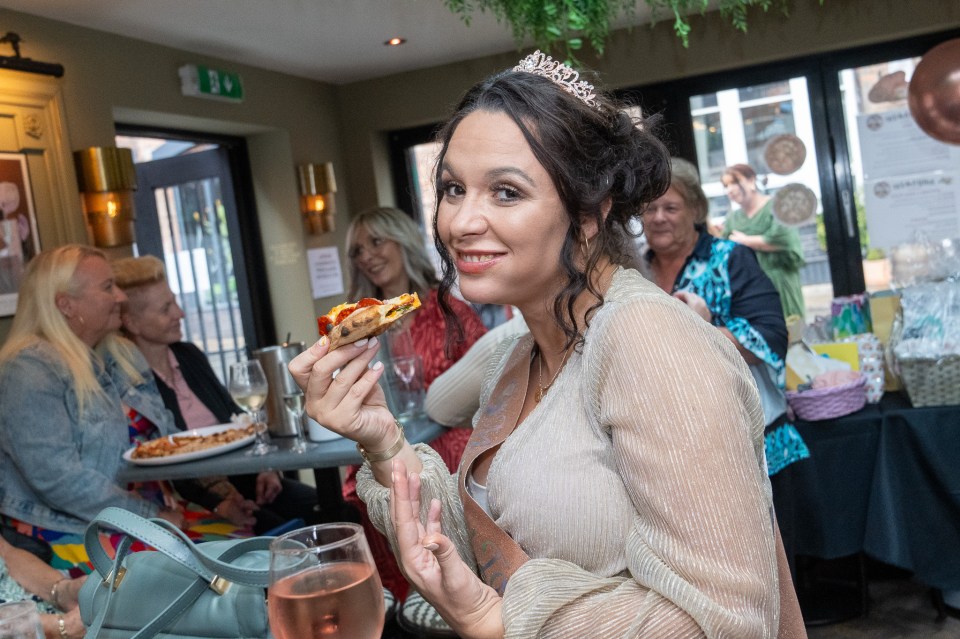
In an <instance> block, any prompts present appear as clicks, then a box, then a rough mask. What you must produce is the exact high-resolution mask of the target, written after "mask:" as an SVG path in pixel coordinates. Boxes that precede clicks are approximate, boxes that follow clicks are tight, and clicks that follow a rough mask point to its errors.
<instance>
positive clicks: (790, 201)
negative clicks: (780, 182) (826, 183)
mask: <svg viewBox="0 0 960 639" xmlns="http://www.w3.org/2000/svg"><path fill="white" fill-rule="evenodd" d="M816 213H817V194H816V193H814V192H813V191H811V190H810V189H809V188H807V187H805V186H804V185H802V184H796V183H794V184H788V185H786V186H785V187H783V188H782V189H780V190H779V191H777V193H776V194H775V195H774V196H773V215H774V217H776V218H777V219H778V220H780V222H782V223H783V224H786V225H787V226H799V225H800V224H803V223H804V222H807V221H809V220H811V219H812V218H813V216H814V215H816Z"/></svg>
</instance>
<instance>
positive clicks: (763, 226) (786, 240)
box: [721, 164, 805, 317]
mask: <svg viewBox="0 0 960 639" xmlns="http://www.w3.org/2000/svg"><path fill="white" fill-rule="evenodd" d="M721 179H722V181H723V186H724V187H725V188H726V190H727V197H729V198H730V200H731V201H732V202H733V203H734V204H738V205H740V208H739V209H737V210H736V211H733V212H732V213H731V214H730V215H729V216H727V220H726V222H724V225H723V233H722V235H723V237H724V238H727V239H730V240H732V241H734V242H736V243H737V244H743V245H744V246H747V247H749V248H752V249H753V250H754V251H755V252H756V254H757V261H758V262H760V268H762V269H763V272H764V273H766V274H767V277H769V278H770V281H771V282H773V286H774V287H775V288H776V289H777V292H778V293H779V294H780V303H781V304H782V305H783V316H784V317H790V316H791V315H797V316H799V317H804V310H805V309H804V304H803V289H802V287H801V285H800V268H801V267H803V265H804V259H803V248H802V247H801V246H800V235H799V234H798V233H797V230H796V229H795V228H791V227H789V226H784V225H783V224H781V223H780V222H778V221H777V219H776V218H775V217H774V216H773V200H772V199H771V198H770V197H769V196H767V195H764V194H763V193H760V191H759V190H758V189H757V174H756V172H755V171H754V170H753V169H752V168H751V167H750V166H749V165H746V164H734V165H733V166H731V167H728V168H727V170H726V171H724V173H723V177H722V178H721Z"/></svg>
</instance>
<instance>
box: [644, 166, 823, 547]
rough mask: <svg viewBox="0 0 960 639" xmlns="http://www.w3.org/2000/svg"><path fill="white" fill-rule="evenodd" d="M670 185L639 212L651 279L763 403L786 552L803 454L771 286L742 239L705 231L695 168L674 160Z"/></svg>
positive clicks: (704, 202)
mask: <svg viewBox="0 0 960 639" xmlns="http://www.w3.org/2000/svg"><path fill="white" fill-rule="evenodd" d="M672 168H673V170H672V172H671V180H670V188H669V189H668V190H667V192H666V193H665V194H664V195H663V196H662V197H661V198H660V199H658V200H657V201H655V202H653V203H652V204H650V205H649V206H648V207H647V209H646V211H645V212H644V214H643V230H644V234H645V235H646V237H647V242H648V243H649V246H650V250H649V251H647V254H646V255H645V261H646V263H647V265H648V266H649V269H650V271H651V274H652V277H653V279H654V281H655V282H656V283H657V285H658V286H659V287H660V288H661V289H663V290H664V291H666V292H668V293H670V294H672V295H673V296H674V297H677V298H679V299H681V300H683V301H684V302H685V303H686V304H687V305H688V306H690V308H691V309H693V310H694V311H696V312H697V313H698V314H699V315H700V316H701V317H703V319H705V320H706V321H708V322H710V323H711V324H713V325H714V326H716V327H717V328H718V329H719V330H720V331H721V332H722V333H723V334H724V335H725V336H726V337H727V339H729V340H730V341H731V342H732V343H733V345H734V346H735V347H736V348H737V350H738V351H739V352H740V354H741V355H742V356H743V359H744V360H745V361H746V362H747V364H748V365H749V367H750V373H751V374H752V375H753V378H754V381H755V382H756V384H757V390H758V391H759V392H760V401H761V404H762V406H763V416H764V423H765V425H766V428H765V429H764V444H765V452H766V461H767V472H768V473H769V474H770V482H771V485H772V487H773V500H774V508H775V509H776V512H777V519H778V521H779V523H780V529H781V533H782V534H783V541H784V547H785V549H786V551H787V555H788V557H790V556H791V552H790V550H791V545H792V544H791V541H792V540H791V537H792V528H793V525H792V524H793V522H792V519H793V517H792V510H793V504H792V492H793V491H792V490H791V489H790V488H789V482H790V478H789V475H790V474H789V473H783V472H782V471H783V470H784V469H786V468H787V467H788V466H790V465H791V464H794V463H795V462H798V461H800V460H802V459H805V458H807V457H809V456H810V452H809V450H808V449H807V446H806V444H805V443H804V441H803V438H802V437H801V436H800V433H799V432H797V429H796V428H795V427H794V426H793V424H791V423H790V421H789V419H788V417H787V402H786V396H785V395H784V391H783V389H784V381H785V357H786V351H787V328H786V323H785V322H784V317H783V314H782V313H781V312H780V304H779V303H778V302H779V300H778V297H777V291H776V289H775V288H774V286H773V284H772V283H771V281H770V278H768V277H767V276H766V275H765V274H764V273H763V271H762V270H761V269H760V265H759V264H758V263H757V257H756V256H755V255H754V252H753V251H752V250H750V249H749V248H747V247H745V246H743V245H742V244H737V243H735V242H731V241H729V240H721V239H718V238H715V237H712V236H711V235H710V234H709V233H707V231H706V226H705V223H706V219H707V199H706V196H705V195H704V193H703V190H702V189H701V188H700V179H699V176H698V175H697V170H696V168H695V167H694V166H693V165H692V164H690V163H689V162H687V161H685V160H680V159H677V158H674V160H673V167H672Z"/></svg>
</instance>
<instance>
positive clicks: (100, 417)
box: [0, 245, 183, 569]
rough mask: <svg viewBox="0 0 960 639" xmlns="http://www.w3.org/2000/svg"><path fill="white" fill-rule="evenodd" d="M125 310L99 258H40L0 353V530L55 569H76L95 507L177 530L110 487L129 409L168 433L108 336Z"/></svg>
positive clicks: (126, 353) (165, 418) (136, 367)
mask: <svg viewBox="0 0 960 639" xmlns="http://www.w3.org/2000/svg"><path fill="white" fill-rule="evenodd" d="M125 299H126V298H125V296H124V294H123V292H121V291H120V290H119V289H118V288H117V287H116V286H115V285H114V281H113V271H112V269H111V267H110V265H109V263H108V262H107V260H106V257H105V256H104V254H103V253H102V252H101V251H99V250H97V249H94V248H90V247H86V246H80V245H66V246H61V247H58V248H56V249H52V250H50V251H45V252H43V253H41V254H39V255H38V256H36V257H35V258H34V259H33V260H31V262H30V265H29V268H28V269H27V273H26V275H25V277H24V281H23V284H22V285H21V287H20V294H19V299H18V304H17V314H16V316H15V317H14V320H13V325H12V327H11V329H10V334H9V336H8V338H7V341H6V343H5V344H4V345H3V347H2V348H0V521H2V523H3V525H5V526H9V527H13V528H15V529H16V530H18V531H19V532H21V533H24V534H27V535H30V536H32V537H35V538H40V539H43V540H45V541H46V542H47V543H49V544H50V545H51V546H52V547H53V549H54V558H53V560H52V561H51V564H52V565H54V566H55V567H61V568H64V569H71V568H75V567H76V566H77V565H78V564H79V563H82V562H83V561H84V560H85V553H84V552H83V547H82V543H81V544H80V545H79V547H78V548H77V547H74V543H75V541H76V540H77V539H78V535H80V534H82V533H83V531H84V529H85V527H86V525H87V522H89V521H90V520H92V519H93V518H94V517H95V516H96V514H97V513H98V512H100V510H101V509H102V508H104V507H106V506H118V507H121V508H124V509H126V510H129V511H131V512H134V513H137V514H139V515H143V516H146V517H157V516H159V517H163V518H164V519H167V520H169V521H171V522H173V523H175V524H176V525H178V526H180V525H182V524H183V516H182V514H181V513H180V512H178V511H176V510H172V509H167V508H165V507H161V506H159V505H158V504H156V503H155V502H152V501H149V500H147V499H144V498H143V497H141V496H139V495H137V494H136V493H134V492H131V491H128V490H126V489H125V488H124V487H122V486H120V485H118V484H117V481H116V478H117V473H118V471H119V470H120V467H121V465H122V464H123V460H122V457H121V455H122V454H123V452H124V450H126V449H127V448H129V446H130V443H129V442H130V438H129V434H128V417H127V415H126V414H125V411H126V410H127V409H128V408H129V407H133V408H135V409H136V410H137V412H139V413H140V414H142V415H144V416H145V417H147V418H148V419H151V420H152V421H153V422H154V423H155V424H156V425H157V427H158V428H159V429H160V430H161V432H162V433H164V434H166V433H168V432H173V425H172V419H170V417H169V414H168V413H166V411H165V409H164V408H163V404H162V402H161V401H160V398H159V394H158V393H157V390H156V388H155V386H154V381H153V378H152V376H151V375H150V373H149V367H148V366H147V364H146V362H145V361H144V359H143V357H142V355H140V354H139V352H137V351H136V350H135V348H133V347H132V345H130V344H129V342H126V341H125V340H123V339H121V338H118V337H117V336H116V335H115V332H116V330H117V329H118V328H119V327H120V306H121V304H122V303H123V302H124V301H125ZM121 406H122V407H123V408H121ZM81 555H83V556H81Z"/></svg>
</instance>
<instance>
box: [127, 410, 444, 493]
mask: <svg viewBox="0 0 960 639" xmlns="http://www.w3.org/2000/svg"><path fill="white" fill-rule="evenodd" d="M403 429H404V433H405V434H406V438H407V441H409V442H410V443H411V444H416V443H421V442H430V441H432V440H433V439H435V438H436V437H437V436H439V435H440V434H441V433H442V432H443V431H444V427H443V426H441V425H440V424H437V423H436V422H433V421H430V420H429V419H427V418H422V419H414V420H412V421H410V422H409V423H407V424H404V427H403ZM271 443H272V444H275V445H276V446H277V450H274V451H271V452H269V453H267V454H266V455H262V456H259V457H254V456H251V455H247V454H246V453H247V451H248V450H250V448H249V447H244V448H240V449H237V450H233V451H230V452H226V453H223V454H222V455H214V456H212V457H206V458H204V459H197V460H195V461H188V462H180V463H173V464H164V465H160V466H138V465H136V464H131V463H127V464H125V465H124V467H123V468H121V469H120V473H119V475H118V476H117V480H118V481H119V482H121V483H123V482H139V481H152V480H158V479H191V478H194V477H210V476H212V475H241V474H248V473H257V472H260V471H262V470H266V469H271V470H281V471H283V470H300V469H302V468H333V467H336V466H347V465H349V464H359V463H361V462H362V461H363V460H362V459H361V457H360V454H359V453H358V452H357V447H356V444H354V442H352V441H350V440H349V439H343V438H340V439H334V440H331V441H325V442H313V441H310V440H307V450H306V451H305V452H303V453H296V452H293V450H291V449H292V448H293V443H294V440H293V438H292V437H283V438H280V437H273V438H271Z"/></svg>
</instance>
